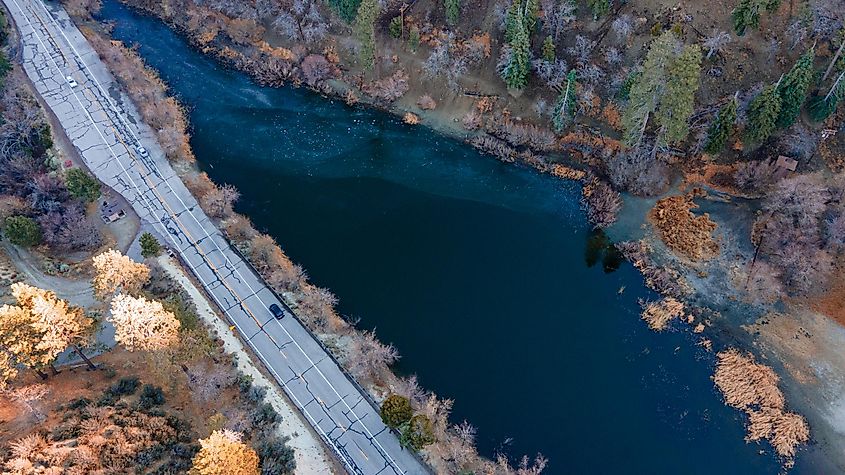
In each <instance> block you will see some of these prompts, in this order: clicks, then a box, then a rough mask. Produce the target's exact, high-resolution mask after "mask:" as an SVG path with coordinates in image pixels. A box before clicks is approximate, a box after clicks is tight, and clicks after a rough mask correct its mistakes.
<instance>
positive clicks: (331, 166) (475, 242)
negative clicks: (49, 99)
mask: <svg viewBox="0 0 845 475" xmlns="http://www.w3.org/2000/svg"><path fill="white" fill-rule="evenodd" d="M102 16H103V17H104V18H106V19H112V20H116V28H115V30H114V35H115V37H116V38H118V39H121V40H124V41H126V42H128V43H138V44H139V45H140V49H139V51H140V53H141V55H142V56H143V57H144V58H145V60H146V61H147V62H148V63H149V64H150V65H151V66H153V67H155V68H156V69H158V70H159V72H160V73H161V76H162V78H163V79H164V80H165V81H166V82H167V83H168V84H169V85H170V86H171V88H172V91H173V92H174V93H175V94H176V95H178V96H179V98H180V99H181V101H183V103H184V104H185V105H186V106H187V107H188V108H189V110H190V118H191V121H192V124H193V138H192V141H191V143H192V145H193V147H194V151H195V152H196V155H197V157H198V160H199V161H200V162H201V166H202V167H203V169H205V170H206V171H207V172H208V173H209V175H210V176H211V177H212V178H213V179H214V180H215V181H216V182H218V183H224V182H225V183H231V184H233V185H235V186H236V187H238V188H239V189H240V191H241V193H242V199H241V201H240V202H239V204H238V206H237V209H238V211H240V212H242V213H245V214H247V215H248V216H250V217H251V218H252V219H253V221H254V222H255V223H256V225H257V226H258V227H259V228H261V229H263V230H266V231H267V232H269V233H270V234H272V235H273V236H274V237H275V238H276V239H277V240H278V241H279V243H280V244H281V245H282V247H283V248H284V249H285V251H286V252H287V253H288V254H289V255H290V256H291V258H292V259H293V260H294V261H296V262H298V263H300V264H302V265H303V267H305V269H307V271H308V273H309V275H310V276H311V279H312V281H314V282H315V283H316V284H318V285H320V286H324V287H328V288H330V289H331V290H332V291H333V292H334V293H335V294H336V295H337V296H338V297H339V298H340V306H339V308H340V311H341V312H342V313H344V314H345V315H348V316H351V317H355V318H360V325H361V327H363V328H368V329H376V331H377V333H378V334H379V336H380V337H381V338H382V339H383V340H385V341H387V342H391V343H393V344H395V345H396V347H397V348H398V349H399V350H400V352H401V353H402V355H403V358H402V360H401V362H400V364H399V365H398V371H400V372H401V373H403V374H412V373H414V374H417V375H418V377H419V380H420V381H421V383H422V385H423V386H424V387H427V388H430V389H432V390H434V391H436V392H437V393H438V394H440V395H442V396H445V397H449V398H453V399H455V406H454V420H455V421H456V422H460V421H461V420H463V419H467V420H469V421H470V422H472V423H473V424H474V425H476V426H477V427H478V429H479V432H478V446H479V449H480V451H481V453H483V454H485V455H488V456H491V455H492V454H493V453H494V452H495V451H497V450H501V451H504V452H505V453H507V454H509V455H512V456H518V455H521V454H523V453H527V454H531V455H533V454H534V453H536V452H542V453H543V454H545V455H546V456H548V457H549V458H550V459H551V465H550V467H549V473H586V472H589V473H777V472H778V468H779V465H778V463H777V461H776V460H775V458H774V457H773V456H772V455H771V449H770V448H769V447H768V446H758V445H756V444H750V445H749V444H745V443H744V441H743V436H744V429H743V420H742V416H741V415H740V413H739V412H737V411H734V410H732V409H729V408H727V407H725V406H724V405H723V404H722V402H721V399H720V397H719V395H718V394H717V393H716V391H715V390H714V388H713V384H712V382H711V380H710V374H711V372H712V364H713V358H712V355H709V354H707V353H706V352H704V351H703V350H702V349H700V348H699V347H697V346H696V345H695V343H696V337H695V336H693V335H691V334H690V333H689V332H686V331H670V332H666V333H663V334H655V333H652V332H650V331H649V330H648V329H647V328H646V326H645V325H644V324H643V323H642V322H641V321H640V320H639V318H638V311H639V307H638V305H637V300H638V299H639V298H654V297H655V296H654V295H650V294H649V293H648V291H647V290H646V289H645V288H644V287H643V285H642V279H641V278H640V276H639V275H638V274H637V272H636V271H635V270H634V269H633V268H632V267H631V266H630V265H629V264H627V263H622V264H621V266H619V268H618V270H615V271H613V272H610V273H607V272H605V271H606V270H608V271H612V270H613V268H615V267H616V266H617V265H619V263H614V262H611V261H612V259H611V260H607V261H606V262H605V263H604V264H603V263H602V258H601V252H600V247H601V246H598V247H597V246H596V244H597V241H596V238H595V237H594V235H592V234H591V232H590V230H589V226H588V225H587V223H586V221H585V217H584V214H583V213H582V211H581V209H580V205H579V202H578V196H579V193H580V189H579V188H578V187H577V186H576V185H574V184H571V183H567V182H563V181H560V180H556V179H553V178H550V177H546V176H540V175H538V174H536V173H534V172H531V171H529V170H524V169H520V168H517V167H514V166H509V165H503V164H500V163H499V162H497V161H495V160H493V159H490V158H487V157H483V156H481V155H479V154H478V153H477V152H475V151H474V150H473V149H471V148H469V147H468V146H466V145H463V144H461V143H458V142H456V141H454V140H451V139H448V138H445V137H442V136H439V135H437V134H434V133H432V132H431V131H429V130H426V129H424V128H420V127H416V128H415V127H410V126H406V125H404V124H401V123H400V122H399V121H398V120H396V119H395V118H393V117H391V116H389V115H386V114H383V113H379V112H376V111H370V110H365V109H356V108H350V107H347V106H346V105H344V104H342V103H341V102H338V101H331V100H327V99H325V98H321V97H319V96H317V95H315V94H311V93H309V92H307V91H305V90H298V89H292V88H282V89H267V88H262V87H259V86H257V85H255V84H253V83H252V82H251V81H250V80H249V79H248V78H247V77H246V76H244V75H243V74H240V73H237V72H233V71H227V70H225V69H223V68H221V67H220V66H219V65H217V64H216V63H215V62H214V61H212V60H210V59H209V58H206V57H204V56H202V55H200V54H198V53H196V52H194V51H192V50H191V49H190V48H189V47H188V46H187V45H186V43H185V42H184V41H183V40H182V39H181V38H179V37H178V36H176V35H175V34H174V33H172V32H171V31H170V30H169V29H168V28H166V27H165V26H164V25H163V24H162V23H160V22H159V21H157V20H155V19H152V18H148V17H144V16H141V15H138V14H136V13H135V12H132V11H130V10H127V9H126V8H124V7H122V6H120V5H119V4H117V3H116V2H114V1H112V0H109V1H106V2H104V8H103V12H102ZM591 238H592V241H591ZM588 242H590V243H591V245H589V246H588ZM588 264H591V265H588ZM606 267H607V268H606ZM621 288H624V292H622V293H620V292H619V290H620V289H621ZM678 328H680V325H678ZM761 449H763V450H765V454H764V455H760V454H759V453H758V451H760V450H761ZM802 468H804V469H806V468H805V467H802V466H801V459H800V458H799V464H798V470H799V471H800V470H801V469H802Z"/></svg>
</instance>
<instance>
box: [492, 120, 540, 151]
mask: <svg viewBox="0 0 845 475" xmlns="http://www.w3.org/2000/svg"><path fill="white" fill-rule="evenodd" d="M487 131H488V132H489V133H490V134H492V135H493V136H495V137H498V138H500V139H504V140H505V141H507V142H508V143H509V144H511V145H513V146H516V147H520V146H523V145H525V146H528V147H530V148H532V149H534V150H537V151H541V152H548V151H551V150H553V149H554V148H555V134H554V133H553V132H552V131H551V130H549V129H546V128H542V127H538V126H536V125H534V124H526V123H522V122H517V121H515V120H511V119H509V118H503V117H499V118H496V120H493V121H490V122H489V123H488V124H487Z"/></svg>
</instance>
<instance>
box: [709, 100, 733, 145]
mask: <svg viewBox="0 0 845 475" xmlns="http://www.w3.org/2000/svg"><path fill="white" fill-rule="evenodd" d="M738 105H739V102H738V101H737V96H736V95H734V97H733V98H731V100H730V101H728V103H727V104H725V105H723V106H722V107H721V108H720V109H719V113H718V114H716V119H715V120H713V123H712V124H710V128H709V129H708V130H707V144H706V145H705V146H704V151H705V152H707V153H709V154H717V153H719V152H721V151H722V150H723V149H724V148H725V144H726V143H727V141H728V139H729V138H730V136H731V134H732V133H733V131H734V127H735V126H736V111H737V107H738Z"/></svg>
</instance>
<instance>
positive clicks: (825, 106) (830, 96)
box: [807, 71, 845, 122]
mask: <svg viewBox="0 0 845 475" xmlns="http://www.w3.org/2000/svg"><path fill="white" fill-rule="evenodd" d="M843 97H845V71H842V73H840V74H839V77H837V78H836V80H835V81H834V82H833V85H832V86H831V87H830V89H829V90H828V91H827V94H825V95H824V96H822V95H817V96H815V97H813V98H812V99H810V102H809V103H808V104H807V111H808V112H809V113H810V118H811V119H812V120H813V121H814V122H822V121H823V120H825V119H827V118H828V117H830V115H831V114H833V112H834V111H836V106H838V105H839V101H840V100H842V98H843Z"/></svg>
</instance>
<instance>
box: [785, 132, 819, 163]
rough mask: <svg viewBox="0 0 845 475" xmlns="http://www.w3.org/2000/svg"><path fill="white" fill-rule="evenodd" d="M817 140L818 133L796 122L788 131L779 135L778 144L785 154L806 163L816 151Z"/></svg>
mask: <svg viewBox="0 0 845 475" xmlns="http://www.w3.org/2000/svg"><path fill="white" fill-rule="evenodd" d="M819 140H820V136H819V134H818V133H816V132H815V131H812V130H810V129H808V128H807V127H805V126H804V125H802V124H796V125H795V126H793V127H792V129H790V131H789V133H786V134H784V135H783V136H781V138H780V141H779V142H780V143H779V144H780V147H781V150H783V151H784V152H785V155H789V156H790V157H792V158H794V159H796V160H798V161H799V162H800V163H806V162H807V161H808V160H809V159H810V157H812V156H813V154H814V153H816V148H818V145H819Z"/></svg>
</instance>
